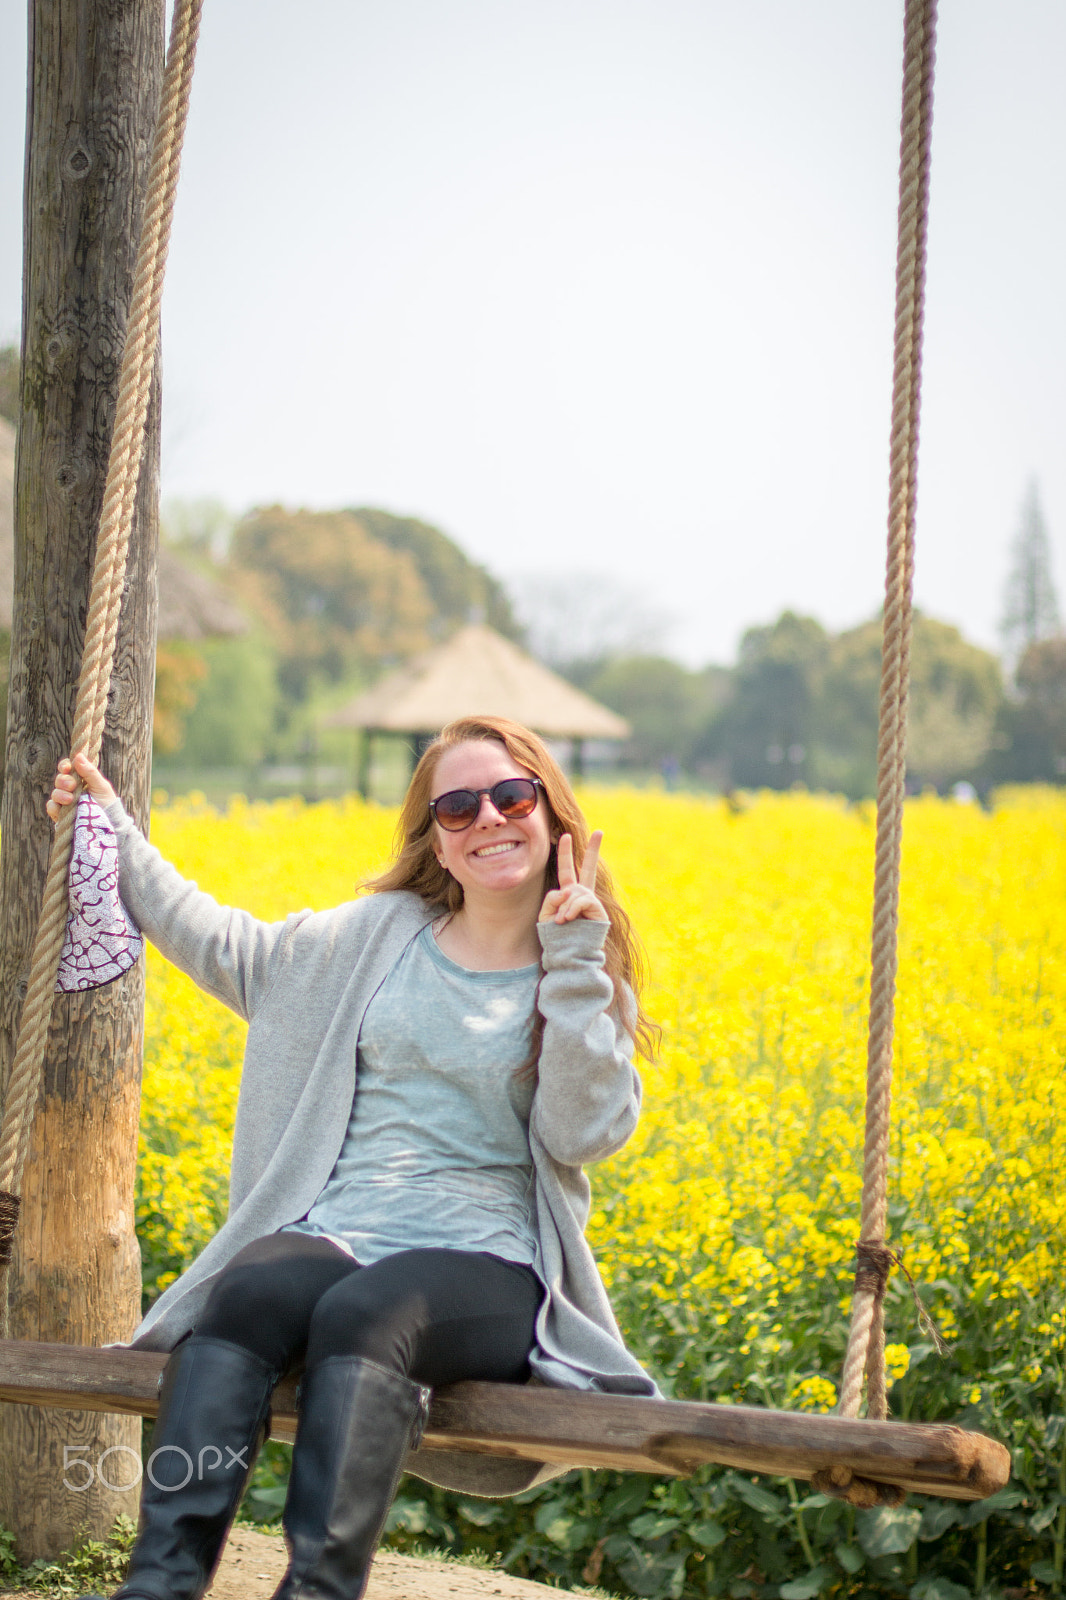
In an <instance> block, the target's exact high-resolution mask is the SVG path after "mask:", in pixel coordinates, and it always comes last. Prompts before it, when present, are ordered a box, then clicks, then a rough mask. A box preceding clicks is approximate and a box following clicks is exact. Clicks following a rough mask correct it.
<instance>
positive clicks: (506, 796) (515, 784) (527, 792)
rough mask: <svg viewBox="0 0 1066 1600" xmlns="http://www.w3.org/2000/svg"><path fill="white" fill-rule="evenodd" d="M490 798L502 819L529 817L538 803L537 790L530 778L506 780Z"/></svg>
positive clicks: (496, 788) (494, 790)
mask: <svg viewBox="0 0 1066 1600" xmlns="http://www.w3.org/2000/svg"><path fill="white" fill-rule="evenodd" d="M489 798H490V799H491V801H492V803H493V805H494V806H495V807H496V810H497V811H498V812H499V813H500V816H501V817H528V816H529V813H530V812H531V811H532V810H533V807H534V806H535V805H536V803H537V790H536V786H535V785H534V784H532V783H531V782H530V781H529V779H528V778H505V779H504V781H503V782H502V783H498V784H497V785H496V787H495V788H494V789H493V790H492V792H491V794H490V796H489Z"/></svg>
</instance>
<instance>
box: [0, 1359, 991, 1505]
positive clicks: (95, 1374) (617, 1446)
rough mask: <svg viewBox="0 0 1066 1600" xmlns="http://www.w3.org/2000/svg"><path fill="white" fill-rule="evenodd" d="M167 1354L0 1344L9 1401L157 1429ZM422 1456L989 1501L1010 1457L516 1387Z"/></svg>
mask: <svg viewBox="0 0 1066 1600" xmlns="http://www.w3.org/2000/svg"><path fill="white" fill-rule="evenodd" d="M165 1362H166V1357H165V1356H162V1355H150V1354H148V1353H146V1352H143V1351H137V1350H124V1349H115V1350H90V1349H82V1348H74V1347H69V1346H65V1345H49V1344H29V1343H25V1344H24V1343H16V1342H14V1341H12V1342H10V1343H7V1344H0V1400H18V1401H21V1402H23V1403H24V1404H25V1403H32V1404H35V1405H40V1406H66V1407H80V1408H83V1409H85V1410H87V1411H112V1412H125V1413H129V1414H134V1415H139V1416H154V1415H155V1412H156V1401H157V1392H158V1383H159V1376H160V1373H161V1372H162V1370H163V1367H164V1365H165ZM295 1426H296V1380H295V1379H292V1378H288V1379H286V1380H285V1381H284V1382H282V1383H280V1384H279V1385H278V1387H277V1389H276V1390H275V1391H274V1404H273V1429H272V1432H273V1436H274V1437H275V1438H278V1439H291V1438H292V1437H293V1434H294V1432H295ZM422 1448H423V1450H452V1451H455V1450H458V1451H471V1452H475V1453H480V1454H488V1455H500V1456H512V1457H521V1458H522V1459H523V1460H527V1461H558V1462H565V1463H567V1464H568V1465H570V1466H577V1467H600V1468H606V1467H612V1468H616V1469H618V1470H621V1471H625V1472H660V1473H672V1474H681V1475H684V1474H687V1473H691V1472H695V1470H696V1468H697V1467H699V1466H702V1465H703V1464H704V1463H707V1462H713V1463H717V1464H718V1465H719V1466H726V1467H736V1468H738V1469H739V1470H740V1471H742V1472H764V1473H769V1474H770V1475H772V1476H774V1477H787V1478H803V1479H807V1478H810V1477H812V1476H813V1474H814V1473H815V1472H817V1471H819V1470H820V1469H822V1468H828V1467H833V1466H845V1467H849V1468H850V1469H851V1470H852V1472H854V1473H855V1474H856V1475H857V1476H858V1477H863V1478H870V1479H873V1480H874V1481H876V1482H878V1483H895V1484H899V1485H900V1486H901V1487H902V1488H904V1489H907V1490H912V1491H915V1492H917V1493H919V1494H935V1495H944V1496H947V1497H948V1498H949V1499H955V1500H982V1499H985V1498H986V1497H987V1496H988V1495H990V1494H995V1492H996V1491H997V1489H1002V1488H1003V1486H1004V1484H1005V1483H1006V1482H1007V1479H1008V1478H1009V1476H1010V1455H1009V1453H1008V1451H1007V1450H1006V1449H1005V1448H1004V1447H1003V1445H1001V1444H998V1443H997V1442H996V1441H995V1440H994V1439H988V1438H985V1436H984V1435H983V1434H979V1433H966V1432H964V1431H963V1429H961V1428H954V1427H949V1426H940V1425H939V1424H929V1423H925V1424H914V1423H906V1422H867V1421H856V1420H853V1419H851V1418H847V1417H832V1416H809V1415H804V1414H802V1413H797V1412H790V1411H770V1410H762V1409H759V1408H756V1407H754V1406H716V1405H699V1404H695V1403H689V1402H681V1401H676V1400H639V1399H631V1398H629V1397H627V1396H624V1395H604V1394H587V1393H583V1392H581V1393H579V1392H575V1391H573V1390H567V1389H545V1388H539V1387H534V1386H524V1385H521V1384H498V1383H457V1384H452V1385H451V1386H449V1387H448V1388H445V1389H440V1390H438V1391H437V1393H436V1394H435V1395H434V1397H433V1404H432V1406H431V1408H430V1415H429V1423H428V1425H427V1428H426V1431H425V1435H424V1437H423V1440H422Z"/></svg>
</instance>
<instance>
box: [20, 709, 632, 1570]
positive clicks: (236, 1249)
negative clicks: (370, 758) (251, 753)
mask: <svg viewBox="0 0 1066 1600" xmlns="http://www.w3.org/2000/svg"><path fill="white" fill-rule="evenodd" d="M78 779H80V780H81V781H82V782H83V783H84V785H85V787H86V788H87V789H88V791H89V794H90V795H91V796H92V797H93V799H95V800H96V801H97V802H98V803H99V804H100V805H101V806H103V807H104V809H105V810H106V812H107V815H108V817H109V819H110V821H111V823H112V825H113V827H114V829H115V832H116V835H117V838H118V846H119V861H120V887H121V893H122V900H123V902H124V904H125V907H126V909H127V911H128V912H129V914H130V916H131V917H132V919H133V921H134V922H135V923H136V925H137V926H138V927H139V928H140V929H141V930H142V931H143V932H144V933H145V934H146V935H147V937H148V938H150V939H151V940H152V941H153V943H154V944H156V945H157V946H158V948H159V949H160V950H161V951H162V953H163V954H164V955H165V956H167V957H168V958H169V959H170V960H172V961H174V962H175V963H176V964H177V965H178V966H179V967H181V968H183V969H184V970H185V971H186V972H188V973H190V975H191V976H192V977H193V978H195V979H196V981H197V982H198V983H199V984H200V985H201V986H202V987H203V988H204V989H206V990H207V991H208V992H209V993H210V994H213V995H215V996H217V997H218V998H219V999H221V1000H223V1001H225V1002H226V1003H227V1004H228V1005H230V1006H231V1007H232V1008H233V1009H234V1010H235V1011H237V1012H238V1013H239V1014H240V1015H241V1016H243V1017H245V1018H247V1019H248V1022H249V1030H248V1041H247V1047H246V1052H245V1060H244V1069H243V1074H242V1079H241V1091H240V1099H239V1103H238V1109H237V1119H236V1127H235V1132H234V1143H233V1160H232V1167H231V1184H230V1211H229V1217H228V1220H227V1222H226V1224H225V1226H224V1227H223V1228H222V1229H221V1230H220V1232H219V1233H218V1234H217V1235H216V1236H215V1238H214V1239H213V1240H212V1241H211V1243H210V1244H209V1245H208V1246H207V1248H206V1249H205V1250H204V1251H203V1253H202V1254H201V1255H200V1257H199V1258H198V1259H197V1260H196V1262H194V1264H193V1265H192V1266H191V1267H190V1268H189V1270H188V1271H187V1272H186V1273H185V1274H184V1275H183V1276H182V1277H181V1278H180V1279H179V1280H178V1281H177V1282H176V1283H175V1284H174V1285H172V1287H171V1288H170V1289H169V1290H167V1292H166V1293H165V1294H163V1295H162V1296H161V1297H160V1299H159V1300H158V1301H156V1303H155V1305H154V1306H153V1307H152V1309H151V1310H150V1312H149V1313H148V1315H147V1316H146V1317H145V1319H144V1321H143V1322H142V1323H141V1326H140V1328H139V1329H138V1330H137V1333H136V1334H135V1336H134V1344H135V1345H136V1346H137V1347H138V1348H140V1349H148V1350H171V1351H173V1355H172V1356H171V1359H170V1361H169V1362H168V1365H167V1368H166V1374H165V1379H164V1383H163V1390H162V1395H161V1403H160V1413H159V1419H158V1421H157V1423H156V1429H155V1433H154V1436H153V1452H152V1457H151V1459H150V1461H149V1470H148V1473H147V1475H146V1479H145V1484H144V1489H143V1492H142V1508H141V1529H140V1533H139V1537H138V1540H137V1543H136V1546H135V1548H134V1553H133V1557H132V1561H131V1566H130V1572H129V1576H128V1577H127V1580H126V1582H125V1583H124V1584H123V1586H122V1588H121V1589H120V1590H119V1591H118V1596H121V1600H194V1597H198V1596H200V1595H201V1594H202V1593H203V1591H204V1589H205V1587H206V1585H207V1583H208V1582H209V1580H210V1577H211V1574H212V1572H213V1570H214V1567H215V1565H216V1563H217V1560H218V1556H219V1553H220V1551H221V1548H222V1545H223V1543H224V1540H225V1537H226V1533H227V1530H228V1528H229V1525H230V1522H231V1520H232V1518H233V1516H234V1514H235V1511H236V1508H237V1505H238V1503H239V1500H240V1495H241V1491H242V1489H243V1487H244V1483H245V1481H246V1477H247V1472H248V1471H249V1470H250V1466H251V1463H252V1460H253V1459H254V1455H255V1451H256V1449H257V1447H258V1444H259V1442H260V1438H261V1435H262V1432H263V1429H264V1426H265V1423H266V1418H267V1409H268V1405H269V1401H270V1395H271V1391H272V1389H273V1386H274V1384H275V1382H276V1381H277V1379H278V1378H279V1376H280V1375H281V1374H282V1373H283V1372H284V1371H286V1370H287V1369H291V1368H293V1367H294V1366H302V1368H303V1378H302V1382H301V1391H300V1402H299V1419H298V1427H297V1434H296V1442H295V1446H294V1450H293V1466H292V1475H291V1479H290V1484H289V1493H288V1499H287V1502H286V1506H285V1512H284V1519H283V1521H284V1528H285V1534H286V1539H287V1541H288V1544H289V1548H290V1555H291V1560H290V1566H289V1570H288V1572H287V1573H286V1575H285V1578H284V1579H283V1581H282V1583H281V1586H280V1587H279V1588H278V1590H277V1591H276V1596H275V1600H282V1597H283V1600H297V1597H301V1600H311V1597H312V1596H313V1597H315V1600H319V1597H322V1600H325V1597H333V1600H341V1597H342V1596H343V1597H354V1596H358V1595H361V1594H362V1592H363V1588H364V1587H365V1583H366V1578H367V1573H368V1569H369V1565H370V1561H371V1557H372V1555H373V1552H374V1549H375V1547H376V1544H377V1540H378V1537H379V1535H380V1532H381V1527H382V1524H383V1522H384V1519H385V1516H386V1514H387V1512H388V1508H389V1504H390V1503H391V1500H392V1496H393V1494H394V1492H395V1488H396V1483H397V1480H398V1478H399V1474H400V1472H401V1470H402V1469H403V1466H404V1463H405V1458H406V1455H407V1452H408V1450H409V1449H412V1448H414V1446H415V1445H416V1444H417V1441H418V1437H419V1435H420V1433H421V1428H422V1424H423V1421H424V1418H425V1414H426V1407H427V1403H428V1398H429V1392H430V1390H431V1389H432V1388H433V1387H435V1386H436V1385H438V1384H443V1383H450V1382H455V1381H457V1380H459V1379H462V1378H481V1379H490V1380H495V1381H499V1382H522V1381H524V1380H526V1379H528V1378H529V1377H530V1376H531V1375H532V1376H533V1377H535V1378H538V1379H540V1380H541V1381H544V1382H547V1383H553V1384H560V1385H564V1386H570V1387H577V1388H593V1389H600V1390H607V1391H616V1392H619V1391H620V1392H623V1393H629V1394H649V1393H654V1386H653V1384H652V1383H651V1381H650V1379H649V1378H648V1377H647V1375H646V1374H645V1373H644V1372H643V1370H642V1369H641V1368H640V1366H639V1365H638V1364H637V1362H636V1361H635V1360H634V1359H633V1357H632V1356H631V1355H630V1354H629V1353H628V1351H627V1350H626V1349H625V1347H624V1345H623V1344H622V1341H621V1338H620V1335H619V1332H618V1328H617V1325H616V1323H615V1321H614V1318H613V1316H612V1313H611V1310H610V1306H609V1304H608V1302H607V1297H606V1294H605V1291H604V1289H603V1285H602V1283H601V1281H600V1279H599V1275H598V1273H597V1271H596V1267H595V1263H594V1262H593V1259H592V1256H591V1253H590V1252H589V1249H588V1246H587V1245H586V1243H585V1240H584V1235H583V1229H584V1225H585V1222H586V1220H587V1217H588V1205H589V1188H588V1182H587V1180H586V1178H585V1176H584V1174H583V1172H582V1170H581V1169H582V1164H583V1163H586V1162H589V1161H595V1160H599V1159H601V1158H602V1157H604V1156H608V1155H610V1154H612V1153H613V1152H614V1151H615V1150H617V1149H619V1148H620V1147H621V1146H622V1145H623V1144H624V1143H625V1141H626V1140H627V1139H628V1137H629V1135H630V1134H631V1133H632V1131H633V1128H634V1126H635V1124H636V1119H637V1113H638V1108H639V1100H640V1085H639V1080H638V1078H637V1075H636V1072H635V1070H634V1068H633V1065H632V1055H633V1049H634V1043H635V1041H636V1042H639V1043H640V1046H641V1048H642V1049H644V1050H645V1051H647V1050H648V1048H649V1047H650V1044H651V1042H652V1041H651V1029H650V1026H649V1023H648V1021H647V1018H646V1017H645V1015H644V1013H643V1011H642V1010H641V1008H640V1004H639V1000H638V999H637V997H636V991H637V988H638V983H637V979H638V977H639V956H638V952H637V947H636V944H635V940H634V938H633V934H632V931H631V929H630V925H629V921H628V918H627V917H626V915H625V913H624V911H623V910H622V908H621V907H620V906H619V904H618V902H617V901H616V899H615V897H614V895H613V893H612V891H611V886H610V880H609V878H608V876H607V874H606V872H605V870H604V868H603V867H602V866H600V865H599V864H598V859H597V858H598V852H599V844H600V835H599V834H594V835H592V837H591V839H590V838H589V837H588V832H587V828H586V825H585V821H584V818H583V817H582V815H581V812H580V810H579V809H578V806H577V802H576V801H575V799H574V796H573V794H572V792H571V790H570V788H569V785H568V784H567V782H566V779H565V777H564V776H563V774H562V772H561V770H560V768H559V767H558V765H557V764H556V763H555V762H554V761H553V760H552V758H551V756H550V755H549V754H548V751H547V750H546V749H545V747H544V746H543V744H542V743H541V742H540V740H539V739H538V738H537V737H536V736H535V735H534V734H532V733H530V732H528V730H526V729H524V728H522V727H520V726H518V725H517V724H516V723H512V722H509V721H506V720H505V719H502V718H466V719H463V720H462V721H459V722H455V723H452V724H450V725H449V726H448V727H447V728H445V729H444V731H443V732H442V733H441V735H440V737H439V738H438V739H436V740H435V741H434V742H433V744H432V745H431V746H430V748H429V749H428V750H427V751H426V753H425V755H424V756H423V757H422V759H421V761H420V762H419V764H418V768H417V770H416V772H415V774H414V777H413V779H412V782H411V787H410V789H409V791H408V794H407V798H406V800H405V802H404V806H403V810H402V813H401V818H400V824H399V829H398V839H399V852H398V855H397V859H396V860H395V862H394V863H393V865H392V867H391V868H390V869H389V870H388V871H387V872H386V873H385V874H384V876H383V877H381V878H379V879H377V880H376V881H375V882H373V883H372V884H370V885H369V888H370V889H371V891H372V892H371V893H370V894H368V895H366V896H363V897H362V898H360V899H358V900H355V901H350V902H348V903H346V904H344V905H341V906H338V907H336V908H335V909H333V910H331V911H327V912H321V913H311V912H300V913H297V914H296V915H294V916H290V917H289V918H287V919H286V920H285V921H284V922H279V923H263V922H259V921H257V920H256V919H255V918H254V917H252V916H250V915H249V914H247V913H246V912H241V911H234V910H230V909H227V908H222V907H219V906H218V905H216V903H215V902H214V901H213V900H212V899H211V898H210V897H209V896H208V895H205V894H202V893H200V892H199V891H198V890H197V888H196V886H195V885H194V884H190V883H187V882H186V881H185V880H183V879H182V878H181V877H180V876H179V875H178V873H176V872H175V871H174V869H173V868H172V867H170V866H168V865H167V863H166V862H164V861H163V859H162V857H161V856H160V855H159V853H158V852H157V851H156V850H154V849H152V848H151V847H150V846H149V845H148V844H147V843H146V842H145V840H144V839H143V838H142V837H141V835H140V834H139V833H138V831H137V829H136V828H135V826H134V825H133V823H132V822H131V820H130V819H129V817H128V816H127V815H126V813H125V811H124V810H123V808H122V806H121V803H120V802H119V801H118V799H117V797H116V796H115V793H114V790H113V789H112V788H111V786H110V785H109V784H108V783H107V781H106V779H104V778H103V777H102V776H101V774H100V773H99V771H98V770H97V769H96V768H95V767H93V766H92V765H91V764H90V763H89V762H88V761H87V760H86V758H85V757H84V756H75V758H74V762H73V771H72V770H71V763H70V762H61V763H60V770H59V772H58V774H57V776H56V781H55V788H54V790H53V793H52V796H51V799H50V801H49V804H48V810H49V815H50V816H51V817H52V818H53V820H55V818H56V817H58V815H59V812H60V808H61V807H62V806H64V805H69V804H70V803H71V802H72V800H73V799H74V796H75V791H76V789H77V788H78V787H79V784H78ZM353 1090H354V1092H353ZM427 1454H428V1455H430V1461H429V1462H428V1463H427V1464H426V1465H425V1466H424V1465H423V1464H422V1458H421V1457H420V1458H418V1460H417V1462H416V1463H415V1470H417V1471H419V1472H422V1473H424V1474H425V1475H427V1476H432V1478H433V1479H434V1480H435V1481H437V1482H444V1483H446V1484H447V1485H448V1486H451V1487H461V1488H465V1489H467V1490H468V1491H471V1490H472V1491H475V1492H481V1493H500V1492H503V1493H514V1492H516V1491H517V1490H518V1489H520V1488H523V1487H526V1486H528V1485H529V1484H530V1483H531V1482H535V1481H540V1478H542V1477H547V1476H551V1475H553V1473H554V1472H555V1471H558V1470H561V1469H558V1468H555V1469H551V1468H548V1469H544V1470H543V1471H541V1472H539V1474H538V1469H537V1465H536V1464H535V1463H534V1464H530V1463H517V1462H496V1461H492V1460H488V1459H486V1458H477V1457H465V1458H464V1457H459V1456H453V1457H443V1458H442V1457H441V1455H440V1454H439V1453H437V1452H433V1453H427ZM516 1469H517V1470H516ZM116 1600H117V1597H116Z"/></svg>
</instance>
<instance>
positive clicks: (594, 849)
mask: <svg viewBox="0 0 1066 1600" xmlns="http://www.w3.org/2000/svg"><path fill="white" fill-rule="evenodd" d="M602 842H603V834H602V832H601V831H600V830H599V829H598V828H597V830H596V832H595V833H594V834H592V836H591V837H590V839H589V842H588V845H587V847H586V850H585V858H584V860H583V861H582V863H581V871H580V873H578V872H577V871H576V870H575V868H574V841H573V839H572V838H571V837H570V835H569V834H568V833H564V834H563V835H562V836H561V837H560V839H559V843H558V846H557V856H558V862H559V887H558V889H549V890H548V892H547V894H546V895H545V896H544V903H543V904H542V906H541V908H540V916H539V917H538V918H537V921H538V922H574V921H576V920H577V918H578V917H587V918H588V919H589V921H590V922H609V921H610V920H611V919H610V917H608V915H607V913H606V911H605V910H604V909H603V906H602V905H601V903H600V901H599V900H598V899H597V898H596V865H597V863H598V861H599V859H600V845H601V844H602Z"/></svg>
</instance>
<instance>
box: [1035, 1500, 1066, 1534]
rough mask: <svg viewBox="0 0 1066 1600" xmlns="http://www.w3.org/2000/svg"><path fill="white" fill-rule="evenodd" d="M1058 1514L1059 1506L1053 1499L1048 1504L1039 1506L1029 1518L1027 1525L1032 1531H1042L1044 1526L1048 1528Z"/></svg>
mask: <svg viewBox="0 0 1066 1600" xmlns="http://www.w3.org/2000/svg"><path fill="white" fill-rule="evenodd" d="M1058 1514H1059V1508H1058V1506H1057V1505H1056V1504H1055V1502H1054V1501H1052V1502H1051V1504H1050V1505H1047V1506H1041V1507H1040V1510H1039V1511H1034V1512H1033V1515H1032V1516H1031V1517H1030V1518H1029V1526H1030V1528H1031V1529H1032V1531H1033V1532H1034V1533H1043V1531H1044V1529H1045V1528H1050V1526H1051V1524H1052V1523H1053V1522H1054V1520H1055V1518H1056V1517H1057V1516H1058Z"/></svg>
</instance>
